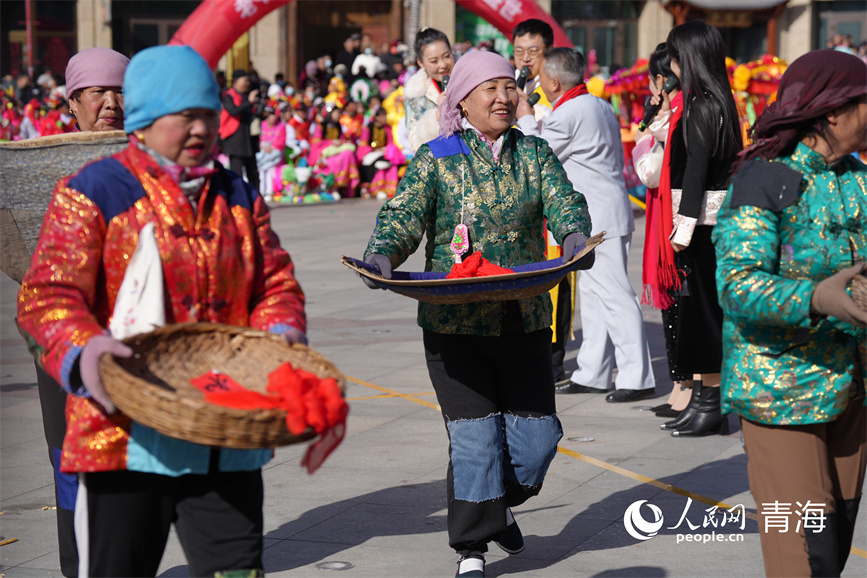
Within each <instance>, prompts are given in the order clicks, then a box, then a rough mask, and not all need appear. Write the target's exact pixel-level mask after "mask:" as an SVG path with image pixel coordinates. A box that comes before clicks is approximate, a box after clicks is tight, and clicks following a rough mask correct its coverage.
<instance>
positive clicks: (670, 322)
mask: <svg viewBox="0 0 867 578" xmlns="http://www.w3.org/2000/svg"><path fill="white" fill-rule="evenodd" d="M647 68H648V71H649V72H650V75H649V76H650V78H649V80H648V88H649V89H650V92H651V94H652V98H651V100H650V103H649V106H659V110H658V112H657V113H656V116H655V117H654V118H653V120H652V121H651V123H650V124H649V125H648V126H647V128H646V129H645V130H643V131H640V132H639V133H637V134H636V135H635V142H636V144H635V148H634V149H633V150H632V160H633V163H634V164H635V173H636V174H637V175H638V178H639V179H640V180H641V182H642V183H644V184H645V185H646V186H647V208H646V213H645V234H644V253H643V255H644V261H643V263H642V272H641V276H642V284H643V285H644V292H643V296H642V302H643V303H645V304H646V305H652V306H653V307H655V308H657V309H659V310H660V313H661V314H662V329H663V335H664V337H665V351H666V353H667V355H668V369H669V376H670V377H671V381H672V382H673V384H674V385H673V387H672V389H671V395H669V398H668V402H667V403H664V404H662V405H658V406H656V407H654V408H653V411H654V412H655V413H656V415H657V416H659V417H668V418H673V417H677V416H678V415H680V412H682V411H683V410H684V409H686V405H687V403H689V398H690V395H691V389H692V374H688V373H683V372H680V371H678V369H677V365H676V364H675V358H674V352H675V351H676V349H675V347H676V346H675V344H676V341H677V301H676V300H675V299H674V298H673V297H672V293H671V290H670V289H663V288H662V284H661V282H660V276H659V273H660V249H665V250H667V251H668V252H670V253H671V258H672V259H674V250H673V249H672V247H671V244H670V243H669V241H668V235H669V234H670V233H671V210H670V207H671V203H670V201H669V204H668V206H669V210H668V212H667V219H668V227H663V225H662V217H663V211H662V208H661V206H660V196H659V181H660V177H661V175H662V161H663V159H664V157H665V142H666V141H667V140H668V134H669V126H670V124H671V118H672V115H673V114H674V113H675V112H679V111H680V110H681V109H682V107H683V93H682V92H681V90H680V83H679V82H678V83H677V84H676V85H675V86H674V87H673V88H671V89H670V90H669V91H668V92H666V89H667V88H668V87H669V86H671V84H670V82H671V81H670V79H672V78H673V79H675V80H677V77H676V76H675V75H674V72H672V71H671V55H670V54H669V53H668V49H667V47H666V45H665V42H661V43H660V44H658V45H657V47H656V49H655V50H654V51H653V54H651V55H650V60H649V61H648V65H647ZM667 82H668V83H669V84H668V85H666V83H667Z"/></svg>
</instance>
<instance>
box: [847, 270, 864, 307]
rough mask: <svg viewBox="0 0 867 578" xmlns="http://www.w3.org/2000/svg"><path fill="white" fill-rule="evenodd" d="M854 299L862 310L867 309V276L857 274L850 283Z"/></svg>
mask: <svg viewBox="0 0 867 578" xmlns="http://www.w3.org/2000/svg"><path fill="white" fill-rule="evenodd" d="M849 289H850V291H851V293H852V301H854V302H855V304H856V305H858V307H860V308H861V309H862V310H864V311H867V276H865V275H855V277H853V278H852V282H851V285H850V288H849Z"/></svg>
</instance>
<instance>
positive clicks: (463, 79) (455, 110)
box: [440, 51, 515, 137]
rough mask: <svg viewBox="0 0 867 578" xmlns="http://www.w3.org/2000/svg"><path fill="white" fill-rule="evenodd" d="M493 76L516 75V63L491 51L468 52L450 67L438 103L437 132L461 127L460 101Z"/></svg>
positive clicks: (441, 134)
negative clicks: (441, 97) (444, 97)
mask: <svg viewBox="0 0 867 578" xmlns="http://www.w3.org/2000/svg"><path fill="white" fill-rule="evenodd" d="M495 78H515V67H513V66H512V65H511V64H509V61H508V60H506V59H505V58H503V57H502V56H499V55H498V54H495V53H493V52H481V51H477V52H470V53H469V54H465V55H463V56H461V58H460V60H458V62H457V64H455V67H454V68H453V69H452V74H451V78H450V79H449V84H448V89H447V90H446V99H445V100H444V101H443V102H442V104H441V105H440V136H445V137H447V136H451V135H453V134H454V133H456V132H459V131H460V130H461V111H460V104H461V101H462V100H463V99H465V98H466V97H467V95H468V94H469V93H471V92H472V91H473V89H474V88H476V87H477V86H479V85H480V84H482V83H483V82H487V81H489V80H493V79H495Z"/></svg>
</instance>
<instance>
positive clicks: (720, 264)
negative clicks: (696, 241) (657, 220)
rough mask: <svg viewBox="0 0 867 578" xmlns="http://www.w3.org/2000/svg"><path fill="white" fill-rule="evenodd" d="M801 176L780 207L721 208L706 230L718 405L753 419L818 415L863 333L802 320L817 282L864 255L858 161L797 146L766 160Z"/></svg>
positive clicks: (837, 407)
mask: <svg viewBox="0 0 867 578" xmlns="http://www.w3.org/2000/svg"><path fill="white" fill-rule="evenodd" d="M776 162H781V163H783V164H785V165H787V166H788V167H790V168H792V169H795V170H797V171H799V172H800V173H802V175H803V178H802V180H801V185H800V190H799V193H798V198H797V200H796V201H795V202H794V203H793V204H791V205H789V206H788V207H785V208H784V209H783V210H782V211H781V212H774V211H771V210H769V209H763V208H759V207H756V206H751V205H742V206H738V207H736V208H734V209H732V208H731V206H730V205H731V197H732V195H733V193H732V191H731V190H730V192H729V195H728V196H727V197H726V201H725V202H724V203H723V206H722V208H721V209H720V212H719V220H718V224H717V226H716V227H715V229H714V232H713V241H714V245H715V247H716V253H717V273H716V277H717V286H718V290H719V298H720V305H721V306H722V308H723V311H724V313H725V320H724V322H723V343H724V351H723V368H722V374H723V398H724V399H723V411H725V412H734V413H736V414H738V415H741V416H743V417H745V418H747V419H749V420H752V421H757V422H761V423H769V424H777V425H787V424H809V423H822V422H828V421H830V420H832V419H834V417H835V416H836V415H838V414H839V413H841V412H842V411H843V410H844V409H845V408H846V405H847V404H848V403H849V397H850V394H851V392H852V389H853V387H855V385H854V381H855V380H857V379H863V378H859V377H858V376H859V375H863V374H864V365H865V357H867V356H865V351H867V347H865V341H867V331H865V330H864V329H859V328H857V327H854V326H852V325H849V324H846V323H844V322H842V321H840V320H838V319H835V318H828V319H825V320H821V321H819V322H818V323H814V322H811V318H810V298H811V296H812V293H813V289H814V287H815V285H816V283H817V282H819V281H821V280H823V279H825V278H827V277H829V276H830V275H832V274H834V273H836V272H837V271H840V270H841V269H844V268H846V267H850V266H851V265H852V263H853V260H857V259H862V260H863V259H867V230H865V219H867V178H865V177H867V168H865V167H864V165H863V164H861V163H859V162H858V161H856V160H855V159H853V158H850V157H846V158H844V159H842V160H841V161H839V162H837V163H835V164H834V165H830V166H829V165H827V164H826V163H825V161H824V159H823V158H822V157H821V156H820V155H819V154H817V153H816V152H814V151H812V150H811V149H809V148H808V147H806V146H804V145H803V144H799V145H798V147H797V149H796V150H795V152H794V153H793V154H792V155H791V156H789V157H783V158H780V159H776Z"/></svg>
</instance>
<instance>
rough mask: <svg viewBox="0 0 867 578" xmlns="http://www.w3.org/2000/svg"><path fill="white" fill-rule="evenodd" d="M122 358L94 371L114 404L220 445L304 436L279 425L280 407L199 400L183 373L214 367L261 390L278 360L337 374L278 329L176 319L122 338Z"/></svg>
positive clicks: (152, 423) (181, 434)
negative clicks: (126, 351)
mask: <svg viewBox="0 0 867 578" xmlns="http://www.w3.org/2000/svg"><path fill="white" fill-rule="evenodd" d="M124 343H126V344H127V345H129V346H130V347H132V348H133V350H134V351H135V354H134V355H133V356H132V357H130V358H126V359H124V358H116V357H113V356H109V355H104V356H103V357H102V359H100V364H99V373H100V377H101V378H102V382H103V385H104V386H105V389H106V391H107V392H108V394H109V396H110V397H111V400H112V401H113V402H114V404H115V405H116V406H117V407H118V408H119V409H120V410H121V411H123V412H124V413H125V414H126V415H128V416H129V417H130V418H132V419H133V420H134V421H136V422H138V423H140V424H142V425H146V426H148V427H151V428H153V429H155V430H157V431H158V432H160V433H162V434H164V435H167V436H170V437H173V438H179V439H182V440H186V441H190V442H195V443H198V444H204V445H209V446H219V447H224V448H241V449H255V448H269V447H276V446H284V445H289V444H294V443H298V442H302V441H305V440H308V439H310V438H312V437H313V434H312V432H311V433H305V434H303V435H301V436H296V435H293V434H291V433H289V430H288V429H287V427H286V412H285V411H282V410H276V409H269V410H251V411H247V410H238V409H230V408H226V407H221V406H217V405H213V404H210V403H207V402H205V401H204V394H203V393H202V392H201V391H199V390H198V389H196V388H195V387H193V386H192V385H191V384H190V380H191V379H193V378H196V377H198V376H200V375H203V374H205V373H208V372H209V371H211V370H216V371H219V372H221V373H224V374H226V375H228V376H229V377H231V378H232V379H234V380H235V381H237V382H238V383H240V384H242V385H243V386H244V387H246V388H247V389H250V390H253V391H258V392H265V390H266V387H267V385H268V374H270V373H271V372H272V371H274V370H275V369H277V367H279V366H280V365H281V364H283V363H285V362H287V361H288V362H291V363H292V365H293V366H294V367H297V368H299V369H303V370H305V371H309V372H311V373H313V374H315V375H317V376H319V377H321V378H328V377H332V378H334V379H336V380H337V383H338V385H339V386H340V389H341V391H344V390H345V380H344V378H343V375H342V374H341V373H340V372H339V371H338V370H337V368H336V367H334V365H333V364H332V363H331V362H330V361H328V360H327V359H326V358H325V357H323V356H322V355H320V354H318V353H316V352H315V351H313V350H312V349H310V348H308V347H305V346H303V345H297V344H296V345H288V344H287V343H286V342H285V341H283V339H282V338H281V337H280V336H277V335H273V334H270V333H266V332H264V331H259V330H256V329H250V328H247V327H234V326H230V325H216V324H211V323H183V324H177V325H170V326H167V327H162V328H159V329H156V330H155V331H152V332H150V333H144V334H141V335H136V336H133V337H130V338H128V339H125V340H124Z"/></svg>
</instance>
